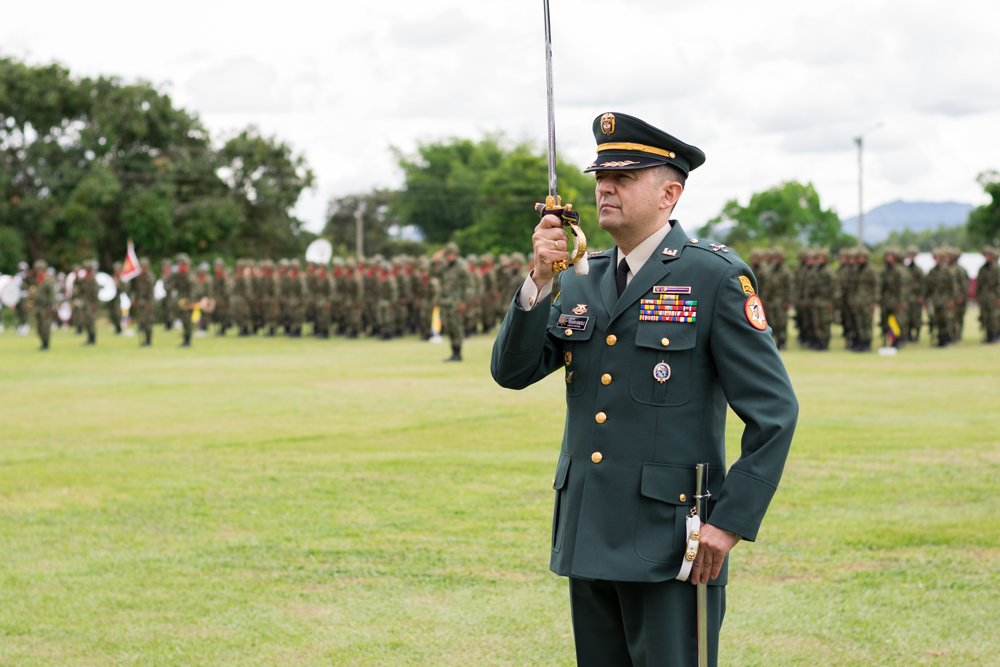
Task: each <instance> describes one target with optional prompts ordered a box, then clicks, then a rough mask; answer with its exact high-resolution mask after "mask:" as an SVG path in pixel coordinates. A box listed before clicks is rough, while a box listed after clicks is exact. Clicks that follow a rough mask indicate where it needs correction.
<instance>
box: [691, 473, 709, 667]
mask: <svg viewBox="0 0 1000 667" xmlns="http://www.w3.org/2000/svg"><path fill="white" fill-rule="evenodd" d="M707 487H708V464H707V463H699V464H698V465H697V466H696V467H695V482H694V501H695V513H696V514H697V515H698V519H699V520H700V521H701V525H702V526H704V525H705V523H706V522H707V520H708V516H706V515H707V513H708V499H709V498H711V497H712V494H711V493H710V492H709V491H708V488H707ZM697 589H698V602H697V606H696V609H697V615H698V667H708V584H702V583H699V584H698V586H697Z"/></svg>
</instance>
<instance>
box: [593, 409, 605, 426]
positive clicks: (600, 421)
mask: <svg viewBox="0 0 1000 667" xmlns="http://www.w3.org/2000/svg"><path fill="white" fill-rule="evenodd" d="M594 419H596V420H597V423H598V424H603V423H604V422H606V421H608V416H607V415H606V414H604V413H603V412H598V413H597V416H596V417H594Z"/></svg>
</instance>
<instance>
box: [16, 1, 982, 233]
mask: <svg viewBox="0 0 1000 667" xmlns="http://www.w3.org/2000/svg"><path fill="white" fill-rule="evenodd" d="M39 13H44V15H46V16H49V17H56V18H50V20H49V21H48V23H47V24H46V29H45V30H44V31H39V30H37V29H36V28H35V27H34V26H36V25H37V16H38V15H39ZM192 17H197V20H194V21H193V20H191V18H192ZM998 18H1000V5H997V4H996V3H995V2H986V1H984V0H966V1H964V2H962V3H952V4H951V5H949V6H948V7H947V8H946V11H942V7H941V6H940V4H932V3H929V2H922V1H917V2H910V3H899V2H890V1H889V0H838V1H837V2H834V1H833V0H816V1H815V2H810V3H801V2H791V1H784V2H778V1H775V2H771V3H765V4H763V5H762V4H760V3H758V4H748V3H744V2H737V1H736V0H703V1H702V2H699V3H679V2H672V1H669V0H628V1H625V0H621V1H618V2H615V1H613V0H574V1H573V2H569V0H556V1H554V2H553V5H552V21H553V38H554V45H553V46H554V58H555V62H554V69H555V76H556V81H555V92H556V102H557V108H556V118H557V121H558V124H559V127H558V145H559V148H560V150H561V151H562V152H563V153H564V154H565V155H566V156H568V157H570V158H571V159H572V160H574V161H575V162H577V163H579V164H580V165H586V164H589V162H590V161H591V159H592V157H593V138H592V135H591V131H590V126H591V121H592V120H593V118H594V116H596V115H597V114H599V113H601V112H603V111H607V110H616V111H621V112H625V113H631V114H633V115H637V116H639V117H642V118H644V119H646V120H648V121H649V122H651V123H653V124H654V125H657V126H659V127H662V128H663V129H664V130H666V131H668V132H670V133H671V134H674V135H675V136H677V137H679V138H681V139H682V140H685V141H688V142H690V143H693V144H695V145H697V146H699V147H700V148H702V149H703V150H704V151H705V152H706V154H707V155H708V162H707V163H706V165H705V166H704V167H703V168H702V169H700V170H698V171H697V172H695V174H694V175H693V176H692V178H691V180H690V181H689V188H688V193H687V194H686V195H685V198H684V201H683V202H682V206H681V208H680V209H679V213H680V215H681V216H682V218H683V220H684V222H685V224H686V226H688V227H691V228H695V227H697V226H699V225H701V224H702V223H703V222H704V221H705V220H707V219H708V218H710V217H713V216H714V215H715V214H716V213H717V212H718V211H719V209H720V208H721V206H722V205H723V203H724V202H725V201H726V200H727V199H730V198H733V197H740V198H741V200H742V201H746V199H747V198H748V197H749V195H750V193H752V192H753V191H755V190H760V189H763V188H767V187H770V186H772V185H774V184H776V183H779V182H781V181H784V180H789V179H798V180H802V181H812V182H813V183H814V184H815V185H816V187H817V188H818V189H819V192H820V195H821V197H822V199H823V201H824V202H825V203H827V204H830V205H833V206H835V207H836V208H837V209H838V210H839V211H840V212H841V213H842V214H843V215H853V214H854V213H855V212H856V210H857V180H856V179H857V171H856V170H857V166H856V165H857V163H856V147H855V145H854V142H853V140H852V139H853V137H854V136H856V135H857V134H858V133H859V132H861V131H863V130H865V129H868V128H869V127H871V126H872V125H874V124H875V123H876V122H878V121H881V122H882V123H883V125H882V127H881V128H880V129H879V130H877V131H876V132H872V133H871V134H870V135H868V137H867V139H866V158H865V164H866V166H865V171H866V183H865V192H866V195H865V200H866V202H869V203H870V206H875V205H878V204H881V203H885V202H889V201H894V200H896V199H908V200H922V201H927V200H942V201H947V200H956V201H968V202H970V203H980V202H981V201H982V199H983V195H982V191H981V189H980V188H979V186H978V185H977V184H976V183H975V176H976V174H977V173H978V172H979V171H981V170H983V169H986V168H990V167H997V168H1000V160H998V159H997V157H996V155H997V145H998V143H1000V80H998V79H997V78H996V77H995V76H994V72H993V70H994V63H995V61H996V57H995V46H994V43H995V37H994V35H993V34H992V32H993V26H994V25H996V22H997V19H998ZM4 32H5V33H6V38H5V39H4V40H3V41H2V42H0V44H3V51H2V52H3V53H4V54H6V55H10V54H14V55H27V56H28V57H29V58H30V59H31V61H32V62H49V61H51V60H58V61H60V62H62V63H64V64H66V65H68V66H69V67H71V68H72V69H73V71H74V72H75V73H78V74H85V75H96V74H118V75H121V76H124V77H126V78H130V79H135V78H144V79H147V80H150V81H153V82H154V83H161V82H167V81H169V82H173V86H172V88H171V94H172V95H173V96H174V97H175V98H176V99H177V101H178V103H179V104H181V105H183V106H185V107H186V108H189V109H191V110H194V111H196V112H198V113H199V115H201V117H202V119H203V120H204V122H205V123H206V124H207V125H208V126H209V127H210V128H212V129H213V130H214V131H216V133H218V134H220V135H221V133H223V132H228V131H232V130H235V129H240V128H242V127H244V126H246V125H247V124H250V123H254V124H256V125H258V126H259V127H261V129H262V130H263V131H265V132H267V133H272V134H277V135H278V136H280V137H281V138H282V139H284V140H286V141H288V142H289V143H291V144H292V145H293V146H294V147H295V148H296V149H297V150H301V151H304V152H305V154H306V156H307V158H308V160H309V162H310V164H311V165H312V166H313V168H314V170H315V172H316V174H317V177H318V187H317V189H316V191H315V192H314V193H311V194H308V195H307V196H306V197H304V198H303V200H302V202H301V203H300V206H299V212H300V214H301V215H302V216H303V217H305V218H306V219H307V220H308V221H309V223H310V226H311V227H312V228H319V227H320V226H321V225H322V217H323V211H324V210H325V200H326V199H327V198H329V197H330V196H333V195H337V194H343V193H346V192H348V191H356V190H361V189H365V188H367V187H372V186H383V187H384V186H394V185H396V184H398V182H399V178H400V174H399V171H398V170H397V169H396V167H395V165H394V160H393V157H392V155H391V154H390V152H389V146H390V145H395V146H398V147H400V148H402V149H403V150H407V151H409V150H413V148H414V147H415V145H416V143H417V141H420V140H433V139H436V138H441V137H448V136H479V135H481V134H482V133H483V132H486V131H490V132H492V131H505V132H506V133H507V135H508V136H510V137H512V138H515V139H521V138H527V139H532V140H535V141H537V142H539V144H541V143H543V142H544V138H545V96H544V69H543V49H542V21H541V3H538V2H537V1H536V0H525V1H524V2H509V1H501V0H478V1H477V2H475V3H470V2H460V1H458V0H424V1H423V2H420V3H411V2H403V1H402V0H383V1H382V2H380V3H377V4H374V3H349V4H348V3H323V2H310V1H307V0H287V1H286V3H285V4H283V5H282V10H281V11H275V10H274V5H273V4H272V3H265V2H263V0H247V2H245V3H244V4H243V5H241V6H240V8H239V10H238V11H236V10H234V8H233V5H232V4H231V3H224V2H220V1H218V0H216V1H212V0H198V1H197V2H196V1H195V0H178V1H177V3H175V7H174V8H173V10H172V11H171V12H169V13H163V12H160V11H158V10H157V9H156V8H155V7H152V6H150V7H149V8H146V7H145V6H143V5H135V4H134V3H129V2H126V1H125V0H95V1H94V2H92V3H90V4H89V5H87V7H86V8H83V7H81V6H80V5H79V4H78V3H71V2H69V1H68V0H40V2H38V3H35V4H33V5H31V6H30V7H29V6H28V5H26V4H24V3H22V4H21V5H14V6H12V7H9V8H6V11H5V22H4ZM97 33H100V34H106V35H113V36H114V38H113V39H112V38H107V39H99V40H94V39H92V38H91V36H92V35H93V34H97ZM163 35H169V39H163V38H162V36H163ZM544 186H545V184H543V183H540V184H539V189H540V191H541V190H543V189H544Z"/></svg>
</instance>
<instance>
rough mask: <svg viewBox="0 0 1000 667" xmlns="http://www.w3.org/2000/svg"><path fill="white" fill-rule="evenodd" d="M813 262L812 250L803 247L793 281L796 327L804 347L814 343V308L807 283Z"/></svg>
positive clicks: (800, 342)
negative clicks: (812, 307)
mask: <svg viewBox="0 0 1000 667" xmlns="http://www.w3.org/2000/svg"><path fill="white" fill-rule="evenodd" d="M812 263H813V255H812V251H811V250H809V249H808V248H802V249H801V250H800V251H799V266H798V267H797V268H796V269H795V276H794V280H793V282H792V286H793V290H792V297H793V298H794V300H795V327H796V329H798V331H799V345H801V346H804V347H808V346H811V345H812V344H813V335H812V309H811V304H810V301H809V292H808V289H809V288H808V285H807V283H808V282H809V273H810V271H811V269H812Z"/></svg>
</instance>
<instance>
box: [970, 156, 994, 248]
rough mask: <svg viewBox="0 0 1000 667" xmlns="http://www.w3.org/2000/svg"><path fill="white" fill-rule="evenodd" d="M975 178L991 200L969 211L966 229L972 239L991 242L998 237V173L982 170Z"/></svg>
mask: <svg viewBox="0 0 1000 667" xmlns="http://www.w3.org/2000/svg"><path fill="white" fill-rule="evenodd" d="M976 180H977V181H979V184H980V185H981V186H983V190H985V191H986V194H988V195H989V196H990V199H991V201H990V203H989V204H984V205H982V206H979V207H978V208H975V209H973V210H972V211H971V212H970V213H969V220H968V222H966V229H967V231H968V233H969V236H970V237H971V238H972V239H974V240H976V241H978V242H983V243H993V242H994V241H995V240H997V239H1000V173H997V172H996V171H994V170H990V171H984V172H983V173H981V174H979V177H978V178H977V179H976Z"/></svg>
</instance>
